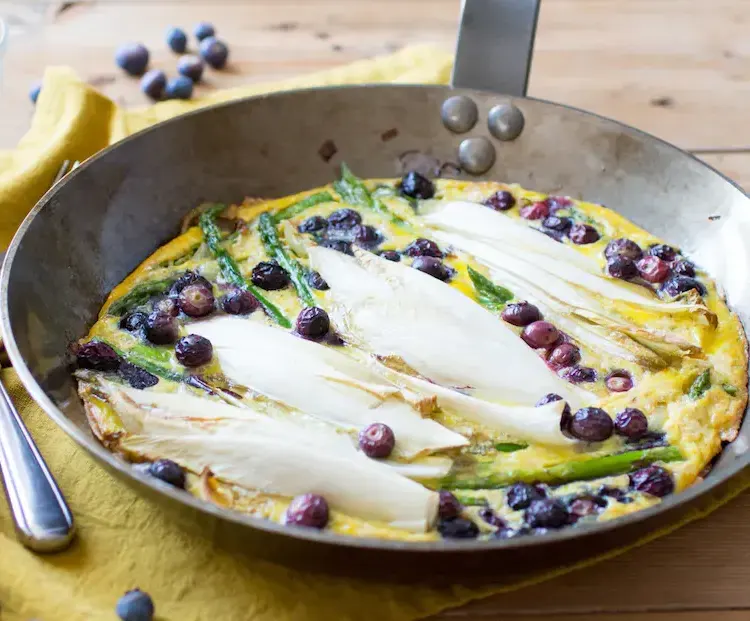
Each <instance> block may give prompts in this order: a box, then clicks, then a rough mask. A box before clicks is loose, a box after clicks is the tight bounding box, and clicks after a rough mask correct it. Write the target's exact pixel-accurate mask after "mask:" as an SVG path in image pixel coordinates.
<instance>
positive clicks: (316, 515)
mask: <svg viewBox="0 0 750 621" xmlns="http://www.w3.org/2000/svg"><path fill="white" fill-rule="evenodd" d="M328 515H329V510H328V503H327V502H326V499H325V498H323V497H322V496H318V495H317V494H303V495H301V496H296V497H294V498H293V499H292V502H290V503H289V506H288V507H287V510H286V513H285V514H284V523H285V524H291V525H293V526H307V527H308V528H318V529H322V528H325V527H326V524H328Z"/></svg>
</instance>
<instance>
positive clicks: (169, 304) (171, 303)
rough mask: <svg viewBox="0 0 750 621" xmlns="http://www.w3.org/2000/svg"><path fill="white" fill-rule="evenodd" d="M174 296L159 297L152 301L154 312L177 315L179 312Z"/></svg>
mask: <svg viewBox="0 0 750 621" xmlns="http://www.w3.org/2000/svg"><path fill="white" fill-rule="evenodd" d="M175 299H176V298H171V297H169V298H160V299H158V300H156V302H154V309H153V310H154V312H157V313H164V314H165V315H170V316H172V317H177V315H179V314H180V307H179V306H178V305H177V302H176V301H175Z"/></svg>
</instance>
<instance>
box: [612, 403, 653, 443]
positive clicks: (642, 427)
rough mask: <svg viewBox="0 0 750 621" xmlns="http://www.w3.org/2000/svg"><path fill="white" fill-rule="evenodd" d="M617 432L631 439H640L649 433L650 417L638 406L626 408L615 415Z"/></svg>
mask: <svg viewBox="0 0 750 621" xmlns="http://www.w3.org/2000/svg"><path fill="white" fill-rule="evenodd" d="M615 433H616V434H617V435H618V436H623V437H625V438H628V439H629V440H638V439H640V438H642V437H643V436H645V435H646V434H647V433H648V419H647V418H646V415H645V414H644V413H643V412H641V411H640V410H639V409H637V408H625V409H624V410H622V411H621V412H618V413H617V416H615Z"/></svg>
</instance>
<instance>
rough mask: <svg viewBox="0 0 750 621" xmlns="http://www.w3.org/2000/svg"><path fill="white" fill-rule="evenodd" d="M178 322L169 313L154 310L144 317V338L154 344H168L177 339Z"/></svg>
mask: <svg viewBox="0 0 750 621" xmlns="http://www.w3.org/2000/svg"><path fill="white" fill-rule="evenodd" d="M178 333H179V324H178V322H177V319H176V318H175V317H173V316H172V315H170V314H169V313H164V312H161V311H154V312H153V313H151V314H150V315H149V316H148V318H147V319H146V338H147V339H148V340H149V341H151V342H152V343H154V344H155V345H169V344H170V343H174V342H176V341H177V336H178Z"/></svg>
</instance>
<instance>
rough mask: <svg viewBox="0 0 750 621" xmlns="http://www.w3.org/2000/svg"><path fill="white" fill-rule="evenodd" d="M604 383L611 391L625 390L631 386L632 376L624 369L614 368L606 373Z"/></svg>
mask: <svg viewBox="0 0 750 621" xmlns="http://www.w3.org/2000/svg"><path fill="white" fill-rule="evenodd" d="M604 385H605V386H606V387H607V389H608V390H611V391H612V392H627V391H628V390H630V389H631V388H632V387H633V377H632V376H631V375H630V373H628V372H627V371H625V370H624V369H615V370H614V371H612V372H610V373H609V375H607V378H606V379H605V380H604Z"/></svg>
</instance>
